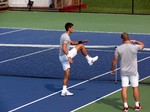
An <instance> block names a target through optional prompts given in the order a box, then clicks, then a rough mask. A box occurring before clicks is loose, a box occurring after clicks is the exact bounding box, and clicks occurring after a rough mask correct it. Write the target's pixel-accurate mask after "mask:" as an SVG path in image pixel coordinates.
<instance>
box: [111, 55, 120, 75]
mask: <svg viewBox="0 0 150 112" xmlns="http://www.w3.org/2000/svg"><path fill="white" fill-rule="evenodd" d="M117 61H118V55H114V58H113V60H112V65H111V74H115V68H116V64H117Z"/></svg>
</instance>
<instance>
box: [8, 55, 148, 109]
mask: <svg viewBox="0 0 150 112" xmlns="http://www.w3.org/2000/svg"><path fill="white" fill-rule="evenodd" d="M149 58H150V56H149V57H146V58H143V59H141V60H139V61H138V62H141V61H144V60H146V59H149ZM119 69H120V68H117V69H116V70H119ZM110 72H111V71H109V72H106V73H104V74H100V75H97V76H95V77H93V78H90V79H88V80H85V81H82V82H80V83H77V84H75V85H72V86H70V87H68V89H71V88H74V87H76V86H79V85H81V84H84V83H87V82H89V81H92V80H94V79H96V78H99V77H102V76H104V75H107V74H110ZM116 91H119V90H116ZM60 92H61V90H60V91H57V92H54V93H52V94H49V95H47V96H45V97H42V98H39V99H37V100H34V101H32V102H29V103H27V104H24V105H22V106H20V107H17V108H15V109H12V110H10V111H8V112H15V111H17V110H19V109H21V108H24V107H27V106H29V105H31V104H34V103H36V102H39V101H41V100H44V99H46V98H49V97H51V96H54V95H56V94H58V93H60ZM113 93H115V92H113ZM113 93H110V94H113ZM110 94H109V95H110ZM107 96H108V95H107ZM93 102H94V101H93ZM79 108H81V107H79ZM79 108H77V109H75V110H78V109H79ZM82 108H83V106H82ZM71 112H74V110H73V111H71Z"/></svg>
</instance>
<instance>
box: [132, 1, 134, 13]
mask: <svg viewBox="0 0 150 112" xmlns="http://www.w3.org/2000/svg"><path fill="white" fill-rule="evenodd" d="M132 14H134V0H132Z"/></svg>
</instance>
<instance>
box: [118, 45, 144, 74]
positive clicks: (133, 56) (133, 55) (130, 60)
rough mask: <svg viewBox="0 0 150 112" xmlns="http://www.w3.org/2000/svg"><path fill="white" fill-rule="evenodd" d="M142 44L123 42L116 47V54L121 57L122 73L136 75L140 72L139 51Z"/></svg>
mask: <svg viewBox="0 0 150 112" xmlns="http://www.w3.org/2000/svg"><path fill="white" fill-rule="evenodd" d="M141 49H142V46H141V45H134V44H122V45H120V46H118V47H117V48H116V51H115V55H118V56H119V57H120V72H121V75H136V74H137V73H138V65H137V52H138V50H141Z"/></svg>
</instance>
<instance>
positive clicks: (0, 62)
mask: <svg viewBox="0 0 150 112" xmlns="http://www.w3.org/2000/svg"><path fill="white" fill-rule="evenodd" d="M52 49H54V48H50V49H45V50H41V51H37V52H33V53H29V54H26V55H22V56H18V57H15V58H11V59H7V60H3V61H0V64H2V63H6V62H9V61H13V60H17V59H20V58H24V57H27V56H31V55H35V54H39V53H42V52H45V51H48V50H52Z"/></svg>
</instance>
